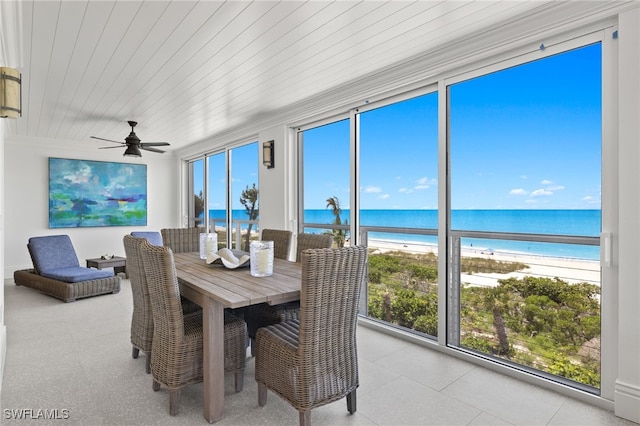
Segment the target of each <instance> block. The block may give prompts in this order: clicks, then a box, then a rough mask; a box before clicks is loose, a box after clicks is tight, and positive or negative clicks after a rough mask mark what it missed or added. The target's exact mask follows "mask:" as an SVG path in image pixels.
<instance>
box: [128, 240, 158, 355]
mask: <svg viewBox="0 0 640 426" xmlns="http://www.w3.org/2000/svg"><path fill="white" fill-rule="evenodd" d="M132 234H133V233H132ZM158 235H159V234H158ZM145 240H146V239H145V238H138V237H134V236H132V235H125V236H124V240H123V242H124V252H125V255H126V257H127V274H128V275H129V280H130V281H131V293H132V295H133V315H132V317H131V344H132V345H133V346H134V347H136V348H138V349H140V350H142V351H144V352H147V353H148V352H151V343H152V342H153V312H152V310H151V298H150V296H149V288H148V286H147V278H146V275H145V273H144V267H143V263H142V252H141V247H142V243H143V242H144V241H145Z"/></svg>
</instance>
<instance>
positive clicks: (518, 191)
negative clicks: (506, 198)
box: [509, 188, 529, 195]
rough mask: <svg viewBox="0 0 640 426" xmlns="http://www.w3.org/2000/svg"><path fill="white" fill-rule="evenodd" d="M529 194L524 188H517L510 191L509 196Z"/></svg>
mask: <svg viewBox="0 0 640 426" xmlns="http://www.w3.org/2000/svg"><path fill="white" fill-rule="evenodd" d="M528 193H529V192H527V191H525V190H524V189H522V188H515V189H512V190H511V191H509V195H527V194H528Z"/></svg>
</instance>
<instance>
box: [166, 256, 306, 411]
mask: <svg viewBox="0 0 640 426" xmlns="http://www.w3.org/2000/svg"><path fill="white" fill-rule="evenodd" d="M174 261H175V267H176V273H177V276H178V283H179V285H180V294H181V295H182V296H184V297H186V298H188V299H189V300H192V301H193V302H195V303H197V304H198V305H200V306H202V311H203V312H202V322H203V323H202V327H203V345H204V366H203V375H204V377H203V379H204V392H203V393H204V395H203V399H204V417H205V419H206V420H207V421H208V422H209V423H213V422H216V421H218V420H221V419H222V418H223V417H224V309H225V308H241V307H243V306H249V305H255V304H258V303H269V304H272V305H276V304H280V303H285V302H291V301H294V300H299V299H300V276H301V272H302V271H301V265H300V263H295V262H289V261H287V260H283V259H274V265H273V275H271V276H268V277H254V276H252V275H251V273H250V268H249V266H245V267H240V268H236V269H227V268H225V267H224V266H222V265H209V264H207V263H206V262H205V261H204V260H203V259H200V255H199V253H196V252H193V253H191V252H190V253H175V254H174Z"/></svg>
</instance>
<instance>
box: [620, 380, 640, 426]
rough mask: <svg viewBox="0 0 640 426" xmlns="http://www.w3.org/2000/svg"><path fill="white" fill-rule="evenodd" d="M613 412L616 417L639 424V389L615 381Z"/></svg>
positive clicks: (635, 386)
mask: <svg viewBox="0 0 640 426" xmlns="http://www.w3.org/2000/svg"><path fill="white" fill-rule="evenodd" d="M614 412H615V414H616V416H618V417H622V418H624V419H627V420H631V421H632V422H636V423H640V387H638V386H637V385H631V384H629V383H623V382H620V381H619V380H618V381H616V386H615V409H614Z"/></svg>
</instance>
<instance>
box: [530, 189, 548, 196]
mask: <svg viewBox="0 0 640 426" xmlns="http://www.w3.org/2000/svg"><path fill="white" fill-rule="evenodd" d="M543 195H553V192H551V191H547V190H546V189H536V190H535V191H533V192H532V193H531V196H532V197H540V196H543Z"/></svg>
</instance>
